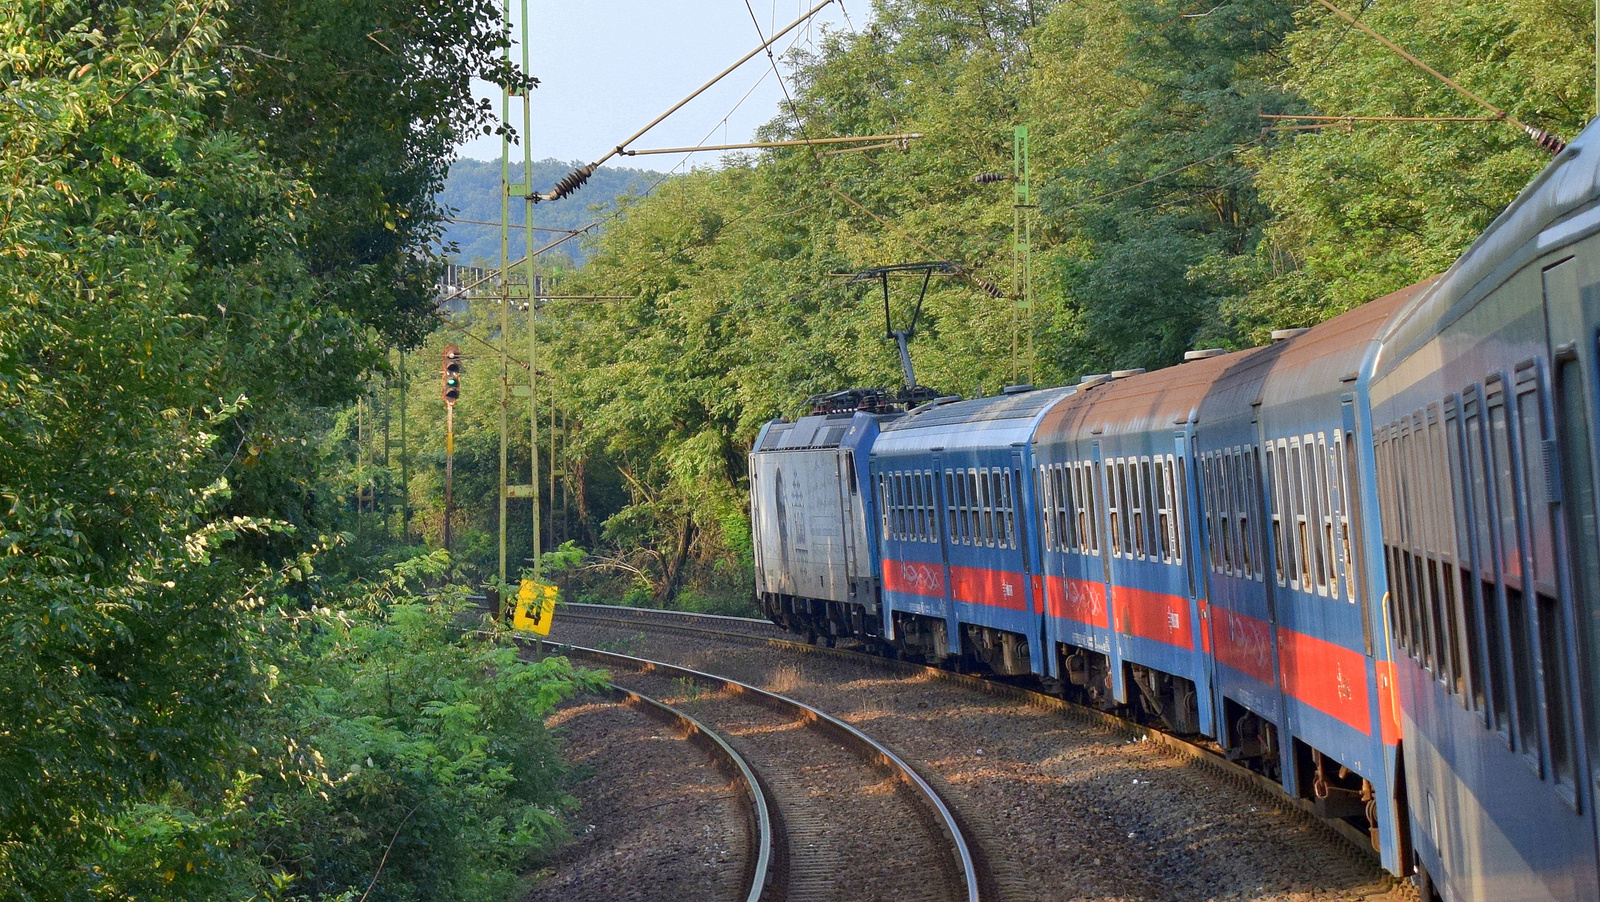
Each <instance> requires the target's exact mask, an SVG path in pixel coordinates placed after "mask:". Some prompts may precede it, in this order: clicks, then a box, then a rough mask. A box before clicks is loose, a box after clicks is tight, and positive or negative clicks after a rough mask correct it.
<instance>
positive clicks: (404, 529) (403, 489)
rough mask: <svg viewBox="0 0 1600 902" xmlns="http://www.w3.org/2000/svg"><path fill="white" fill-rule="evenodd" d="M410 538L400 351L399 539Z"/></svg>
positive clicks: (403, 372) (402, 353) (408, 466)
mask: <svg viewBox="0 0 1600 902" xmlns="http://www.w3.org/2000/svg"><path fill="white" fill-rule="evenodd" d="M410 538H411V459H410V449H409V448H408V447H407V446H406V352H405V349H404V348H401V349H400V539H401V541H406V540H409V539H410Z"/></svg>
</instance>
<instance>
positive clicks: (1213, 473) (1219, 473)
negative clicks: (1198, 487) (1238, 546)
mask: <svg viewBox="0 0 1600 902" xmlns="http://www.w3.org/2000/svg"><path fill="white" fill-rule="evenodd" d="M1226 456H1227V452H1226V451H1221V452H1215V451H1214V452H1212V453H1211V454H1210V455H1209V456H1208V457H1207V458H1206V505H1207V511H1208V513H1207V516H1208V517H1209V518H1210V520H1211V522H1212V523H1213V524H1214V525H1215V529H1214V530H1213V531H1212V533H1211V569H1212V571H1213V572H1215V573H1219V574H1221V573H1227V572H1228V571H1230V570H1232V569H1233V561H1232V560H1231V558H1232V554H1233V552H1232V550H1231V549H1230V548H1229V547H1228V519H1229V518H1228V477H1227V475H1226V474H1227V466H1226V465H1225V464H1224V460H1225V458H1226Z"/></svg>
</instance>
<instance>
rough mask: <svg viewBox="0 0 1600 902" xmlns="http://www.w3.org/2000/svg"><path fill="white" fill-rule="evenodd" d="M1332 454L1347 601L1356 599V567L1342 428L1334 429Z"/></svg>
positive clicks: (1330, 474) (1331, 471) (1330, 476)
mask: <svg viewBox="0 0 1600 902" xmlns="http://www.w3.org/2000/svg"><path fill="white" fill-rule="evenodd" d="M1332 451H1333V455H1332V457H1330V458H1329V459H1328V467H1329V471H1328V479H1329V481H1330V482H1331V483H1332V485H1333V497H1334V501H1335V502H1336V503H1337V505H1338V508H1339V510H1338V522H1337V523H1336V524H1335V530H1336V531H1337V533H1338V543H1339V563H1340V565H1341V569H1342V570H1343V573H1342V577H1343V582H1344V599H1345V600H1346V601H1349V602H1352V603H1353V602H1355V600H1356V581H1355V576H1356V568H1355V560H1354V557H1353V554H1352V552H1351V545H1350V483H1349V482H1348V481H1347V479H1346V477H1347V475H1348V473H1349V467H1350V461H1349V454H1348V451H1349V446H1348V445H1346V444H1345V440H1344V432H1343V430H1337V429H1336V430H1334V433H1333V449H1332Z"/></svg>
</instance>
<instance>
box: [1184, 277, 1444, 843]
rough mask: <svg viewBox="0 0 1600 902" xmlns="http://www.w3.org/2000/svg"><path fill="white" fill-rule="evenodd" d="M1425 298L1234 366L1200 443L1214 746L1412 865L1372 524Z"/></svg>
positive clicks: (1299, 333) (1390, 299)
mask: <svg viewBox="0 0 1600 902" xmlns="http://www.w3.org/2000/svg"><path fill="white" fill-rule="evenodd" d="M1425 285H1426V283H1425V284H1424V285H1422V286H1412V287H1411V288H1408V289H1405V290H1403V291H1399V292H1396V293H1394V294H1391V295H1388V296H1386V297H1383V298H1380V299H1378V300H1376V301H1372V302H1370V303H1368V304H1366V305H1364V306H1362V307H1358V308H1356V309H1355V310H1352V311H1350V312H1348V313H1345V314H1343V315H1341V316H1337V317H1335V318H1333V319H1331V320H1328V321H1327V322H1324V323H1322V324H1320V325H1318V326H1316V327H1315V328H1312V329H1306V330H1291V331H1287V332H1285V333H1280V334H1279V338H1280V340H1278V341H1276V342H1274V343H1273V344H1272V345H1271V346H1269V347H1266V348H1263V349H1261V350H1260V351H1259V352H1258V353H1256V354H1254V355H1252V356H1251V357H1249V358H1248V360H1246V361H1244V362H1242V364H1241V365H1239V366H1236V367H1232V368H1230V370H1229V371H1228V372H1227V373H1225V374H1224V375H1223V376H1222V377H1221V378H1220V379H1219V380H1218V382H1217V384H1216V386H1215V387H1214V388H1213V390H1212V391H1211V393H1210V396H1209V397H1208V398H1207V399H1206V402H1205V403H1204V404H1203V405H1202V406H1201V416H1200V427H1199V429H1198V430H1197V435H1196V439H1195V444H1196V453H1197V455H1198V461H1197V468H1198V470H1199V473H1200V477H1201V483H1202V490H1201V506H1202V508H1203V510H1204V519H1205V523H1204V528H1205V533H1206V535H1207V537H1208V542H1207V549H1206V554H1205V555H1203V567H1204V570H1205V576H1206V579H1207V581H1208V583H1209V585H1210V587H1211V598H1210V601H1211V605H1210V611H1211V630H1212V636H1213V637H1214V642H1213V658H1214V664H1215V668H1216V670H1215V681H1214V686H1215V690H1216V694H1217V706H1218V710H1219V711H1220V712H1221V715H1222V717H1221V721H1222V722H1221V723H1220V724H1219V728H1220V729H1219V732H1218V733H1217V738H1218V740H1219V741H1220V742H1221V743H1222V745H1223V747H1224V748H1226V749H1228V752H1229V755H1230V756H1231V757H1235V758H1254V759H1256V761H1257V762H1258V764H1259V766H1260V768H1261V769H1262V770H1264V771H1266V772H1268V773H1271V774H1274V775H1276V776H1277V777H1278V778H1279V780H1280V781H1281V782H1282V783H1283V786H1284V789H1285V790H1286V791H1288V792H1289V793H1290V794H1292V795H1296V796H1299V797H1301V798H1304V799H1307V800H1309V801H1310V802H1311V803H1312V805H1313V806H1314V807H1315V809H1316V810H1317V812H1318V813H1319V814H1321V815H1323V816H1325V817H1330V818H1340V819H1344V820H1346V821H1348V822H1349V823H1350V824H1351V825H1352V826H1360V827H1364V828H1365V829H1366V830H1368V831H1369V834H1370V837H1371V839H1372V841H1373V844H1374V845H1375V846H1376V847H1377V848H1378V849H1379V850H1380V852H1381V854H1382V857H1383V860H1384V862H1385V864H1386V865H1388V866H1389V867H1391V868H1393V869H1395V870H1400V869H1401V865H1402V862H1401V855H1402V843H1401V838H1400V833H1399V830H1398V826H1399V824H1400V816H1399V811H1400V807H1399V804H1398V802H1397V800H1396V798H1395V792H1396V789H1397V786H1396V781H1395V765H1396V760H1397V759H1396V749H1397V744H1398V742H1399V727H1398V718H1397V716H1396V702H1397V700H1396V697H1395V695H1394V691H1393V686H1394V684H1393V671H1392V667H1391V655H1390V653H1389V648H1388V643H1387V642H1386V640H1385V637H1384V635H1383V633H1382V629H1381V627H1382V622H1383V614H1382V602H1383V593H1384V587H1385V584H1384V575H1383V570H1382V568H1381V567H1380V566H1378V564H1377V557H1376V555H1375V554H1374V551H1375V548H1376V545H1375V542H1376V532H1377V531H1376V529H1374V528H1373V525H1372V524H1371V523H1370V522H1369V521H1368V522H1364V521H1363V519H1362V515H1363V512H1364V511H1367V510H1371V509H1372V507H1373V505H1374V502H1375V481H1374V466H1373V456H1372V452H1371V448H1370V444H1369V443H1368V442H1367V441H1366V437H1367V436H1369V435H1371V428H1370V423H1369V421H1368V417H1369V401H1368V394H1367V392H1368V382H1369V379H1370V374H1371V370H1372V367H1373V365H1374V361H1375V359H1376V356H1377V352H1378V344H1377V340H1378V337H1379V336H1380V335H1381V334H1382V332H1383V329H1384V328H1385V325H1386V324H1387V323H1388V321H1389V320H1390V318H1391V317H1392V316H1394V315H1395V313H1396V312H1397V311H1398V310H1399V309H1401V308H1402V307H1403V306H1404V305H1405V304H1406V303H1407V302H1408V301H1409V300H1411V299H1412V298H1414V297H1415V296H1417V295H1418V294H1419V293H1420V292H1421V290H1422V289H1423V288H1424V287H1425Z"/></svg>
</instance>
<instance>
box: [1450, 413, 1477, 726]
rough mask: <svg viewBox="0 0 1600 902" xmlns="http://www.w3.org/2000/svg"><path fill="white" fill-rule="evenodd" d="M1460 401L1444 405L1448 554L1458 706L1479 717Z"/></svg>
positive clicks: (1474, 592) (1474, 602) (1474, 588)
mask: <svg viewBox="0 0 1600 902" xmlns="http://www.w3.org/2000/svg"><path fill="white" fill-rule="evenodd" d="M1463 440H1464V439H1463V437H1462V430H1461V415H1460V402H1459V401H1458V400H1457V399H1456V397H1455V396H1453V395H1452V396H1451V397H1449V398H1446V399H1445V403H1444V443H1445V472H1446V473H1447V474H1448V477H1447V478H1448V479H1449V482H1450V525H1451V527H1452V528H1453V530H1454V532H1455V544H1454V546H1453V547H1452V548H1451V552H1452V553H1453V554H1454V555H1455V562H1456V593H1457V597H1458V598H1459V602H1460V605H1461V657H1462V664H1463V665H1464V666H1465V670H1466V674H1465V678H1466V684H1467V688H1466V693H1465V695H1464V697H1463V698H1462V704H1464V705H1466V706H1467V708H1468V709H1470V710H1473V711H1477V712H1479V713H1480V714H1481V713H1482V712H1483V711H1484V710H1485V709H1486V708H1487V698H1486V697H1485V695H1484V688H1483V652H1482V650H1481V649H1482V648H1483V618H1482V611H1483V605H1482V602H1481V601H1480V600H1479V598H1478V596H1477V579H1476V578H1475V577H1474V576H1473V575H1472V573H1473V563H1472V526H1471V519H1470V518H1471V516H1472V514H1471V511H1470V510H1469V509H1468V500H1467V492H1468V491H1469V486H1468V482H1469V480H1470V477H1469V476H1468V475H1467V470H1466V465H1465V458H1464V457H1463V456H1462V445H1461V443H1462V441H1463Z"/></svg>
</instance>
